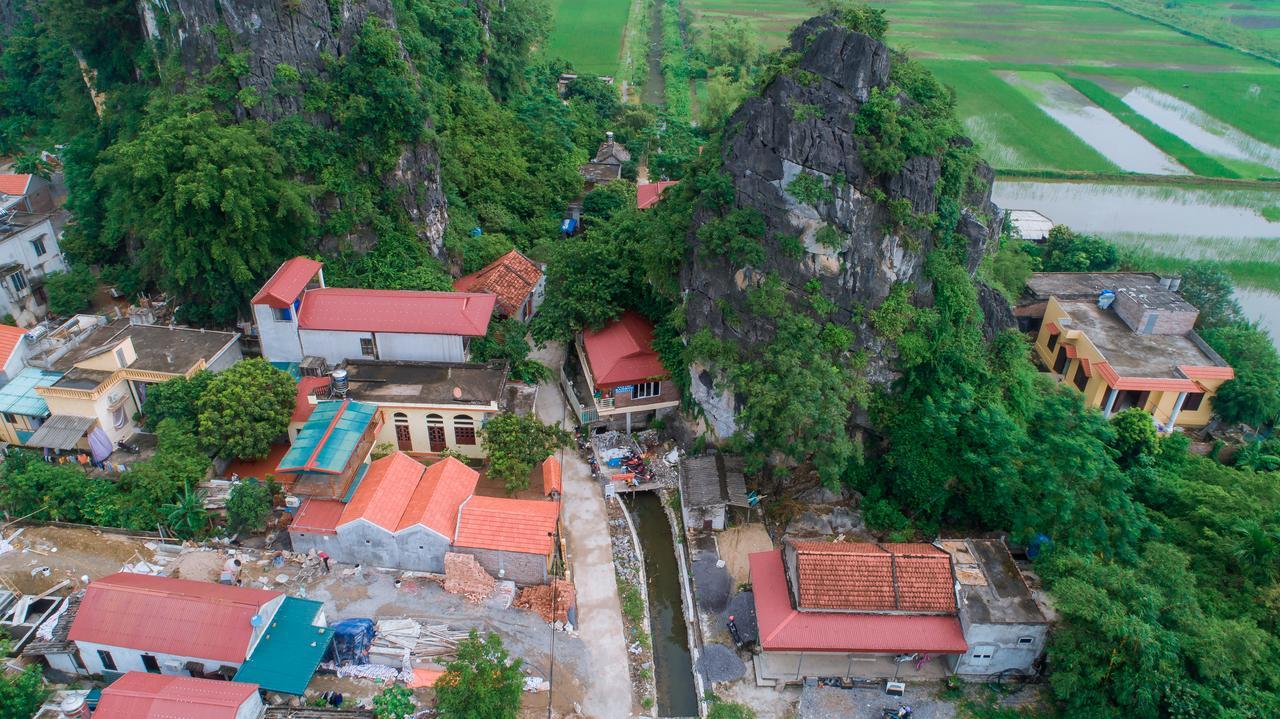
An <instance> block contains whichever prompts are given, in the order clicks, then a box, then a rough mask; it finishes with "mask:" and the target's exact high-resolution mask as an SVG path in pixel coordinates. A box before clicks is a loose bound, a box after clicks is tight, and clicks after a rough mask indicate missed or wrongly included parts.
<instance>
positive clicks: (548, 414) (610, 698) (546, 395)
mask: <svg viewBox="0 0 1280 719" xmlns="http://www.w3.org/2000/svg"><path fill="white" fill-rule="evenodd" d="M534 356H535V357H536V358H537V359H538V360H540V361H542V362H544V363H545V364H546V365H547V366H549V367H552V368H558V367H559V366H560V364H561V362H562V361H563V358H564V347H563V345H551V346H548V347H546V348H544V349H542V350H539V351H538V352H536V353H535V354H534ZM556 372H557V376H558V372H559V370H556ZM537 412H538V417H539V418H541V419H542V421H544V422H547V423H548V424H551V423H561V424H562V425H563V426H564V427H565V428H567V429H571V428H572V424H573V423H572V421H571V420H570V419H569V418H568V410H567V408H566V407H565V403H564V398H563V397H562V396H561V394H560V388H559V387H558V386H557V384H556V382H555V381H552V382H544V383H543V384H542V385H541V386H540V387H539V388H538V400H537ZM560 461H561V463H562V465H563V467H564V496H563V498H562V500H563V504H562V506H561V521H562V522H563V526H564V527H565V530H566V531H567V532H568V535H569V551H570V553H572V555H573V581H574V585H575V587H576V589H577V591H578V636H579V637H581V638H582V640H583V641H584V642H586V645H587V651H588V653H589V654H590V656H591V663H590V666H591V667H592V670H593V674H592V675H591V677H590V678H589V679H588V680H587V686H586V695H585V696H584V697H583V701H582V711H583V713H584V714H586V715H587V716H589V717H592V718H593V719H615V718H616V719H623V718H624V717H628V716H631V678H630V676H629V674H628V670H627V666H628V664H627V650H626V640H625V639H624V634H623V627H622V611H621V606H620V605H619V603H618V585H617V582H616V580H615V578H614V573H613V550H612V547H611V545H610V543H609V528H608V523H607V515H606V513H605V506H604V498H603V497H601V496H600V487H599V485H598V484H596V482H595V481H594V480H593V479H592V478H591V472H590V470H589V469H588V468H587V465H586V463H585V462H583V461H582V459H581V457H579V456H578V453H577V452H576V451H575V450H573V449H565V450H562V451H561V452H560Z"/></svg>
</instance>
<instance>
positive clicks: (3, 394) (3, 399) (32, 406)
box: [0, 367, 62, 417]
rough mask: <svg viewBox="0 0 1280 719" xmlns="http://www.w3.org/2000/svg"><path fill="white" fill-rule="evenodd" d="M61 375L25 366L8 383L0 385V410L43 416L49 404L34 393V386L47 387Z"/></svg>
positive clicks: (47, 412)
mask: <svg viewBox="0 0 1280 719" xmlns="http://www.w3.org/2000/svg"><path fill="white" fill-rule="evenodd" d="M60 377H62V373H61V372H50V371H49V370H43V369H39V368H37V367H26V368H24V369H23V370H22V371H21V372H19V373H18V376H16V377H14V378H13V379H11V380H9V384H6V385H5V386H3V387H0V412H8V413H9V414H25V415H27V416H28V417H44V416H45V415H47V414H49V405H47V404H45V401H44V398H43V397H41V396H40V395H38V394H36V387H48V386H49V385H51V384H53V383H54V382H57V381H58V379H59V378H60Z"/></svg>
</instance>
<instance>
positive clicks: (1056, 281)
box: [1028, 273, 1235, 431]
mask: <svg viewBox="0 0 1280 719" xmlns="http://www.w3.org/2000/svg"><path fill="white" fill-rule="evenodd" d="M1125 279H1127V276H1126V275H1119V276H1110V277H1109V276H1108V275H1106V274H1103V275H1101V276H1099V275H1097V274H1096V273H1084V274H1083V275H1075V274H1072V273H1044V274H1038V275H1035V276H1034V277H1033V278H1032V280H1031V281H1030V282H1028V287H1029V288H1033V287H1034V289H1029V293H1033V296H1034V295H1035V294H1045V295H1047V299H1046V300H1045V301H1044V311H1043V313H1042V314H1041V317H1040V319H1041V324H1040V328H1039V331H1038V332H1037V334H1036V341H1035V351H1036V355H1037V357H1038V358H1039V360H1040V361H1041V362H1042V363H1043V364H1044V366H1045V367H1046V368H1048V369H1049V370H1050V371H1051V372H1052V373H1053V374H1054V376H1055V377H1056V378H1057V379H1058V380H1059V381H1060V382H1070V383H1071V384H1072V385H1073V386H1074V387H1076V389H1078V390H1080V391H1081V392H1082V393H1084V398H1085V404H1086V405H1087V406H1090V407H1096V408H1099V409H1101V410H1102V411H1103V414H1105V415H1106V416H1108V417H1110V416H1111V415H1112V414H1114V413H1116V412H1120V411H1122V410H1125V409H1128V408H1130V407H1138V408H1140V409H1143V410H1145V411H1147V412H1150V413H1151V415H1152V416H1153V417H1154V418H1155V421H1156V424H1157V427H1158V428H1159V429H1160V430H1161V431H1172V429H1173V428H1174V427H1177V426H1181V427H1201V426H1204V425H1206V424H1208V423H1209V420H1210V418H1211V417H1212V415H1213V396H1214V395H1215V394H1216V393H1217V390H1218V387H1220V386H1221V385H1222V383H1223V382H1226V381H1227V380H1230V379H1232V378H1233V377H1235V371H1234V370H1233V369H1232V368H1231V367H1230V366H1228V365H1227V363H1226V362H1225V361H1224V360H1223V359H1222V358H1221V357H1220V356H1219V355H1218V354H1217V353H1216V352H1214V351H1213V350H1212V349H1211V348H1210V347H1209V345H1207V344H1205V342H1204V340H1202V339H1200V336H1199V335H1197V334H1196V333H1195V331H1194V330H1193V327H1194V326H1195V322H1196V318H1197V317H1198V316H1199V310H1197V309H1196V308H1195V307H1194V306H1193V305H1192V304H1191V303H1189V302H1187V301H1186V300H1185V299H1183V298H1182V296H1181V295H1179V294H1178V293H1177V292H1176V291H1175V287H1176V286H1175V285H1174V284H1173V282H1174V281H1173V280H1172V279H1171V278H1157V279H1156V284H1155V285H1154V287H1153V286H1151V285H1149V284H1138V285H1136V286H1131V285H1129V284H1128V283H1126V282H1125V281H1124V280H1125ZM1111 280H1114V281H1115V284H1110V281H1111ZM1097 282H1102V283H1104V287H1103V289H1101V290H1100V291H1099V292H1098V293H1097V294H1094V295H1093V297H1091V298H1090V299H1064V298H1063V297H1060V296H1059V292H1058V291H1057V288H1059V287H1061V288H1064V290H1065V291H1063V292H1062V293H1061V294H1062V295H1063V296H1065V297H1071V296H1075V297H1079V296H1081V295H1084V294H1086V289H1087V288H1091V287H1092V286H1094V285H1095V283H1097ZM1106 284H1109V285H1110V286H1105V285H1106ZM1029 304H1030V303H1029ZM1036 304H1038V302H1036Z"/></svg>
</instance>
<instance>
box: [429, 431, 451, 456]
mask: <svg viewBox="0 0 1280 719" xmlns="http://www.w3.org/2000/svg"><path fill="white" fill-rule="evenodd" d="M427 440H428V442H429V443H430V444H431V451H432V452H443V451H444V448H445V447H447V446H448V445H447V444H445V441H444V427H443V426H438V425H432V426H430V427H427Z"/></svg>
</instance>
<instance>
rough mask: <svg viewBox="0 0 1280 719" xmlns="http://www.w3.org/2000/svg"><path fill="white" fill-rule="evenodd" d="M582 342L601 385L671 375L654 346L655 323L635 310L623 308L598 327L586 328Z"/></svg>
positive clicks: (588, 361)
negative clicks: (614, 316)
mask: <svg viewBox="0 0 1280 719" xmlns="http://www.w3.org/2000/svg"><path fill="white" fill-rule="evenodd" d="M582 345H583V349H584V350H585V352H586V354H587V364H588V365H590V366H591V373H592V376H593V378H594V379H595V383H596V385H597V386H599V387H606V388H607V387H614V386H618V385H627V384H633V383H635V382H640V381H644V380H647V379H652V378H658V377H667V376H668V375H669V373H668V372H667V369H666V367H665V366H663V364H662V360H661V359H660V358H659V357H658V353H657V352H656V351H654V349H653V323H652V322H650V321H649V320H647V319H645V318H644V316H642V315H641V314H640V313H638V312H635V311H633V310H627V311H625V312H623V313H622V315H621V316H620V317H618V318H617V319H616V320H614V321H612V322H610V323H609V324H607V325H605V326H604V327H602V328H600V330H598V331H591V330H588V331H586V332H583V333H582Z"/></svg>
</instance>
